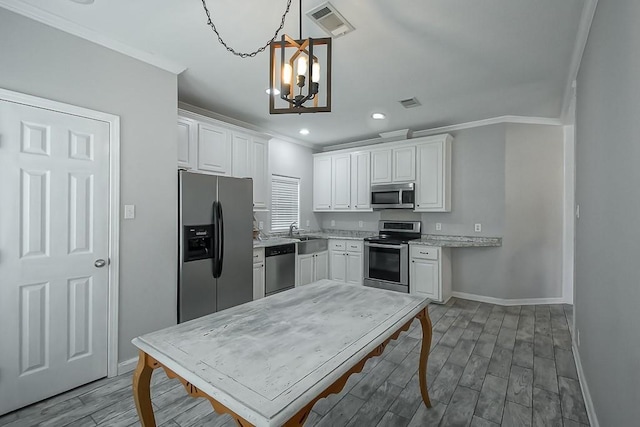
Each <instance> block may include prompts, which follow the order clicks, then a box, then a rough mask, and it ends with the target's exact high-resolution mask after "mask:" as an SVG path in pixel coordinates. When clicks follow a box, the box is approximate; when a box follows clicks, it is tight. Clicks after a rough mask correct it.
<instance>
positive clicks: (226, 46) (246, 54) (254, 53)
mask: <svg viewBox="0 0 640 427" xmlns="http://www.w3.org/2000/svg"><path fill="white" fill-rule="evenodd" d="M202 7H204V11H205V13H206V14H207V25H209V26H210V27H211V29H212V30H213V32H214V33H216V36H217V37H218V41H219V42H220V44H221V45H222V46H224V47H225V48H226V49H227V51H229V52H231V53H233V54H234V55H236V56H239V57H241V58H253V57H254V56H256V55H257V54H258V53H260V52H264V51H265V49H266V48H267V47H268V46H269V45H270V44H271V43H273V41H274V40H275V39H276V37H278V33H279V32H280V31H281V30H282V28H283V27H284V20H285V18H286V16H287V13H289V8H290V7H291V0H287V8H286V10H285V11H284V14H282V20H281V21H280V26H279V27H278V29H277V30H276V32H275V34H274V35H273V37H272V38H271V40H269V41H268V42H267V43H266V44H265V45H264V46H262V47H260V48H258V49H257V50H255V51H253V52H250V53H245V52H237V51H236V50H235V49H234V48H232V47H231V46H229V45H228V44H227V43H226V42H225V41H224V40H222V36H221V35H220V33H219V32H218V29H217V28H216V25H215V24H214V23H213V21H212V20H211V13H210V12H209V9H208V8H207V3H206V1H205V0H202Z"/></svg>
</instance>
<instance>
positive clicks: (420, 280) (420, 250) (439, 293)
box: [409, 245, 451, 303]
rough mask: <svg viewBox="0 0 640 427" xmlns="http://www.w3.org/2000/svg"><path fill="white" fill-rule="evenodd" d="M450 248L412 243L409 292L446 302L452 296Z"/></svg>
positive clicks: (435, 300)
mask: <svg viewBox="0 0 640 427" xmlns="http://www.w3.org/2000/svg"><path fill="white" fill-rule="evenodd" d="M450 252H451V251H450V249H449V248H441V247H433V246H423V245H411V246H410V252H409V253H410V262H409V266H410V268H409V292H411V293H412V294H417V295H421V296H425V297H428V298H430V299H431V300H432V301H434V302H439V303H445V302H447V301H448V300H449V298H451V253H450Z"/></svg>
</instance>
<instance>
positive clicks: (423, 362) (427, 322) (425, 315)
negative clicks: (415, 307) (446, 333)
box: [417, 307, 431, 408]
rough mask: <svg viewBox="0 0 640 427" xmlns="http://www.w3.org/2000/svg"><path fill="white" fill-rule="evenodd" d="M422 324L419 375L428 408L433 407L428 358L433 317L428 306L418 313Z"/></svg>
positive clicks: (421, 392)
mask: <svg viewBox="0 0 640 427" xmlns="http://www.w3.org/2000/svg"><path fill="white" fill-rule="evenodd" d="M417 317H418V319H420V325H421V326H422V349H421V350H420V365H419V370H418V376H419V377H420V394H422V400H423V401H424V404H425V405H426V406H427V408H431V400H429V391H428V390H427V359H428V358H429V351H430V350H431V318H430V317H429V311H428V309H427V307H425V308H424V310H423V311H421V312H420V314H418V316H417Z"/></svg>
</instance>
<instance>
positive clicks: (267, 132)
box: [0, 0, 319, 150]
mask: <svg viewBox="0 0 640 427" xmlns="http://www.w3.org/2000/svg"><path fill="white" fill-rule="evenodd" d="M0 1H2V0H0ZM178 108H179V109H181V110H185V111H189V112H192V113H195V114H199V115H201V116H204V117H209V118H211V119H214V120H219V121H221V122H225V123H228V124H231V125H235V126H239V127H242V128H245V129H249V130H252V131H254V132H258V133H262V134H265V135H268V136H270V137H272V138H276V139H279V140H281V141H285V142H290V143H292V144H297V145H301V146H303V147H307V148H311V149H313V150H318V149H319V147H318V146H317V145H315V144H312V143H310V142H307V141H300V140H297V139H293V138H290V137H288V136H285V135H282V134H280V133H278V132H274V131H272V130H269V129H265V128H261V127H259V126H256V125H253V124H251V123H248V122H244V121H242V120H238V119H234V118H233V117H229V116H225V115H222V114H219V113H216V112H213V111H211V110H207V109H205V108H201V107H196V106H195V105H191V104H187V103H186V102H182V101H178Z"/></svg>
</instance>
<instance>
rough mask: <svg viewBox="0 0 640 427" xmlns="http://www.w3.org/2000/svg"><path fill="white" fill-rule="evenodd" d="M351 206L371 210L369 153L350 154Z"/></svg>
mask: <svg viewBox="0 0 640 427" xmlns="http://www.w3.org/2000/svg"><path fill="white" fill-rule="evenodd" d="M351 207H352V209H354V210H371V153H370V152H369V151H362V152H358V153H352V154H351Z"/></svg>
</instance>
